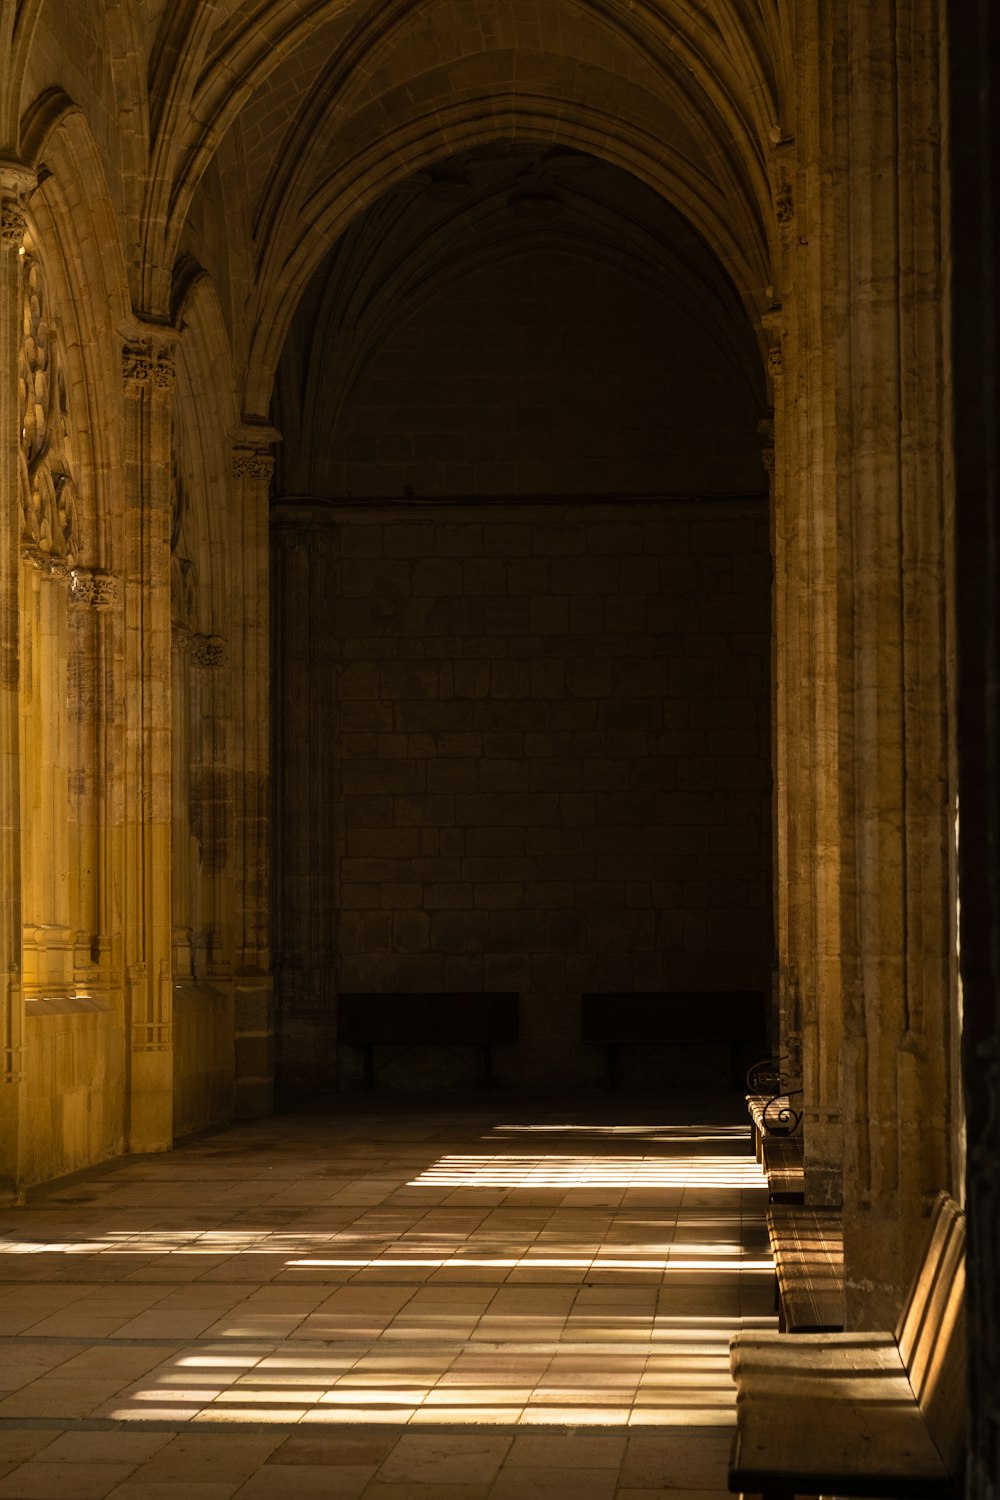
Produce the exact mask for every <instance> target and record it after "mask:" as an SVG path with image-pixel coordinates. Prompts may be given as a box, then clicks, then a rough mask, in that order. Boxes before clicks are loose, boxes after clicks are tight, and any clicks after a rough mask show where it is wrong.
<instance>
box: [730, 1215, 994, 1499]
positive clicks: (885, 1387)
mask: <svg viewBox="0 0 1000 1500" xmlns="http://www.w3.org/2000/svg"><path fill="white" fill-rule="evenodd" d="M803 1212H806V1211H803ZM776 1216H777V1217H780V1215H776ZM964 1251H965V1217H964V1215H963V1214H962V1212H961V1210H960V1209H959V1208H958V1206H957V1204H955V1202H954V1200H953V1199H951V1198H949V1196H948V1195H947V1194H946V1193H942V1194H940V1195H939V1197H938V1200H937V1203H936V1204H935V1208H934V1213H933V1215H932V1220H931V1224H930V1232H929V1235H928V1240H927V1248H926V1250H925V1253H924V1256H923V1259H922V1261H921V1264H920V1266H919V1267H918V1270H917V1273H916V1276H915V1277H914V1281H913V1286H912V1290H911V1294H910V1298H909V1300H908V1304H907V1307H906V1310H905V1311H904V1313H903V1316H902V1318H901V1319H900V1323H899V1325H898V1327H897V1329H896V1331H895V1332H894V1333H891V1334H890V1333H888V1332H879V1333H861V1332H859V1333H826V1334H822V1333H816V1334H807V1333H795V1334H786V1333H756V1334H751V1333H749V1332H747V1333H746V1334H737V1335H736V1336H735V1338H734V1339H733V1341H732V1344H731V1347H730V1365H731V1368H732V1371H733V1375H734V1378H735V1380H736V1387H737V1396H736V1419H737V1424H738V1432H737V1437H736V1442H735V1445H734V1448H733V1457H732V1461H731V1463H730V1468H729V1488H730V1490H733V1491H742V1492H744V1493H757V1494H760V1495H762V1496H764V1497H765V1500H788V1497H791V1496H794V1495H815V1494H823V1493H830V1494H837V1495H850V1496H872V1497H879V1500H938V1497H949V1500H955V1497H957V1495H958V1493H959V1489H960V1483H961V1470H962V1463H963V1449H964V1423H963V1413H964V1406H963V1393H964V1388H965V1379H964V1361H965V1336H964V1324H963V1317H962V1308H963V1290H964V1264H965V1262H964ZM901 1335H902V1336H901Z"/></svg>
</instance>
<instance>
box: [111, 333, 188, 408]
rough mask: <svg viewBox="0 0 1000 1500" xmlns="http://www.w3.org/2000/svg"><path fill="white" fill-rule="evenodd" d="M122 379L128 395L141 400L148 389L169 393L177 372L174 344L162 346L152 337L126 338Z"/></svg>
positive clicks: (123, 350)
mask: <svg viewBox="0 0 1000 1500" xmlns="http://www.w3.org/2000/svg"><path fill="white" fill-rule="evenodd" d="M122 380H123V381H124V383H125V394H126V396H129V397H131V398H132V399H138V398H139V397H140V396H142V395H144V394H145V392H147V391H156V392H159V393H161V394H164V395H169V394H170V393H171V391H172V390H173V388H174V384H175V381H176V372H175V369H174V357H173V353H172V350H171V347H170V346H169V345H167V344H163V345H161V346H160V347H157V346H156V343H155V342H154V341H153V340H152V339H136V340H126V342H125V345H124V347H123V349H122Z"/></svg>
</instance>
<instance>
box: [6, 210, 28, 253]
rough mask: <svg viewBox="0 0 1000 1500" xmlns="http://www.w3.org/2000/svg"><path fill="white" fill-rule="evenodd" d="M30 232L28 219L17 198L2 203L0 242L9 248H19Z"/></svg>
mask: <svg viewBox="0 0 1000 1500" xmlns="http://www.w3.org/2000/svg"><path fill="white" fill-rule="evenodd" d="M27 232H28V220H27V218H26V217H25V212H24V209H23V208H22V207H21V204H20V202H19V201H18V199H17V198H4V200H3V202H2V203H0V243H2V244H3V245H4V246H5V248H6V249H8V250H19V249H20V248H21V246H22V244H23V243H24V236H25V235H26V234H27Z"/></svg>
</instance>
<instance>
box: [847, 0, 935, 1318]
mask: <svg viewBox="0 0 1000 1500" xmlns="http://www.w3.org/2000/svg"><path fill="white" fill-rule="evenodd" d="M844 12H845V14H844V16H843V22H844V32H843V44H842V50H841V53H840V56H841V60H842V66H841V68H840V70H839V72H838V74H837V78H838V87H837V88H836V89H834V90H831V93H830V95H829V96H828V99H829V104H830V106H832V107H831V108H829V113H830V114H831V115H832V117H833V121H834V130H835V134H836V139H837V140H838V141H839V142H840V143H841V146H842V151H843V161H842V162H838V163H837V165H838V167H842V170H838V171H837V172H836V174H835V179H834V192H835V194H836V195H837V196H836V202H837V205H838V208H839V210H840V225H841V229H840V234H839V239H838V253H839V264H838V266H837V268H836V269H837V274H836V276H835V277H834V278H833V280H832V286H833V287H835V288H836V297H835V301H834V308H833V310H834V314H835V317H834V319H833V320H831V332H834V331H836V333H837V335H838V338H839V351H838V357H839V364H840V374H841V380H840V388H839V389H840V394H839V404H838V413H837V417H838V433H839V434H841V435H842V441H841V444H840V450H839V453H838V486H837V491H838V493H837V504H838V512H839V514H838V528H837V540H838V554H839V568H838V576H839V579H840V611H839V631H838V652H839V657H840V662H841V693H840V703H841V715H840V768H839V797H840V807H841V918H840V935H841V943H842V950H843V954H844V958H843V965H842V970H841V973H842V988H843V996H844V1046H843V1072H844V1089H843V1102H844V1117H845V1124H846V1129H845V1138H846V1148H845V1172H844V1232H845V1260H846V1281H847V1316H848V1321H849V1324H850V1326H853V1327H878V1328H888V1327H891V1326H892V1323H893V1319H894V1318H895V1316H896V1313H897V1311H898V1309H899V1306H900V1304H901V1301H902V1298H903V1295H904V1291H905V1288H906V1286H907V1285H908V1282H909V1280H910V1277H911V1275H912V1271H913V1268H914V1264H915V1261H916V1259H917V1256H918V1253H919V1247H920V1243H921V1240H922V1235H923V1224H922V1222H921V1221H922V1218H923V1217H924V1215H925V1214H926V1212H927V1210H928V1208H929V1205H930V1203H931V1201H932V1199H933V1197H934V1195H935V1193H936V1192H937V1190H938V1189H940V1188H954V1187H955V1186H956V1184H955V1182H954V1153H953V1151H952V1145H951V1142H952V1137H953V1135H954V1132H955V1130H956V1116H957V1111H958V1109H959V1107H960V1105H959V1101H958V1100H957V1099H955V1098H954V1095H953V1090H952V1086H951V1085H952V1073H953V1068H952V1059H953V1056H954V1048H955V1046H956V1044H957V1039H956V1036H955V1031H956V1000H955V988H956V955H955V943H954V901H953V896H952V891H953V860H954V852H953V851H954V838H953V827H954V816H955V791H954V779H953V774H952V772H951V770H950V767H951V759H952V758H951V756H950V747H949V742H948V723H949V711H950V706H951V700H952V683H953V660H952V654H951V648H950V642H949V611H950V605H949V598H948V581H949V578H950V576H951V575H950V570H949V566H948V557H949V554H948V543H947V533H948V527H949V525H950V515H951V494H950V490H951V485H950V478H949V473H948V467H947V462H946V453H947V451H948V448H949V444H950V431H949V423H948V413H947V400H948V391H947V384H946V382H945V381H944V380H942V378H941V375H942V371H946V370H947V368H948V358H947V348H946V329H945V324H946V302H945V293H946V286H945V278H946V274H947V273H946V262H945V257H944V255H943V254H942V242H941V234H942V214H943V211H944V205H945V204H946V201H947V184H946V181H945V176H944V170H943V150H944V141H943V136H942V122H943V119H944V99H943V90H942V80H941V74H940V70H941V57H942V45H941V35H942V14H941V0H914V3H912V4H911V5H909V6H907V7H906V8H905V11H901V10H900V9H899V7H898V6H896V5H895V4H893V3H892V0H852V3H850V4H848V5H847V6H845V7H844ZM825 104H826V101H824V99H822V98H821V99H820V100H819V108H820V110H821V111H822V110H823V108H824V106H825Z"/></svg>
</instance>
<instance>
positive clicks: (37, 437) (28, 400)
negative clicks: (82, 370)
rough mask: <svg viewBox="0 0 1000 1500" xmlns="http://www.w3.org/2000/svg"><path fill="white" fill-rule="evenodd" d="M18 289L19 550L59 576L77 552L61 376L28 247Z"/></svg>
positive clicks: (56, 346) (38, 267) (39, 280)
mask: <svg viewBox="0 0 1000 1500" xmlns="http://www.w3.org/2000/svg"><path fill="white" fill-rule="evenodd" d="M21 293H22V295H21V311H22V318H23V323H22V338H21V348H20V351H19V355H18V398H19V407H20V418H21V447H20V455H19V460H20V462H19V468H20V484H19V489H20V500H21V517H22V530H21V554H22V556H23V557H24V558H26V559H27V561H29V562H30V563H32V564H33V565H34V566H35V567H37V568H40V569H41V570H42V571H43V572H45V573H48V574H49V575H50V576H52V577H57V578H65V577H67V576H68V574H69V570H70V569H72V568H73V567H74V566H75V563H76V559H77V557H78V555H79V552H80V538H79V530H78V525H77V489H76V481H75V480H74V478H73V462H72V454H71V448H70V423H69V410H68V402H67V396H66V381H65V377H64V375H63V371H62V367H61V363H60V359H59V344H58V338H57V335H56V330H55V326H54V323H53V321H52V318H51V313H50V310H49V307H48V301H47V296H46V289H45V278H44V276H43V273H42V267H41V264H40V263H39V261H38V260H37V259H36V257H35V256H34V255H33V254H31V253H30V252H28V253H26V254H25V255H24V256H23V257H22V258H21Z"/></svg>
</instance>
